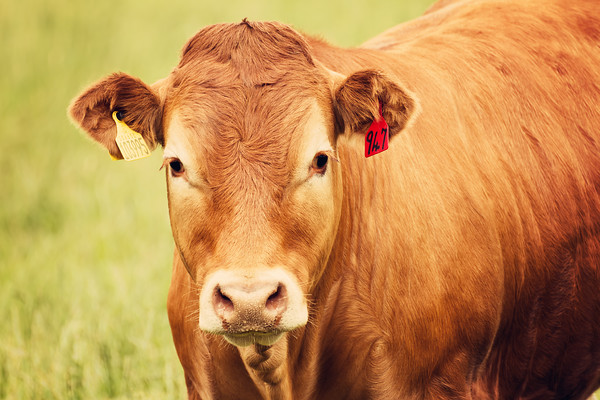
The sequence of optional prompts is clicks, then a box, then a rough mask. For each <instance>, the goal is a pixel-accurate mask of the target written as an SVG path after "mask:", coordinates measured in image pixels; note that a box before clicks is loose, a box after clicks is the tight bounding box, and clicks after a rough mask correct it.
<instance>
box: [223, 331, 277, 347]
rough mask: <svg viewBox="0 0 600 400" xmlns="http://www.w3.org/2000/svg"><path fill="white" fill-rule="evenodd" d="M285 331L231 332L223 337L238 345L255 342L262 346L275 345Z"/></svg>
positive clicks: (244, 345) (247, 344) (243, 345)
mask: <svg viewBox="0 0 600 400" xmlns="http://www.w3.org/2000/svg"><path fill="white" fill-rule="evenodd" d="M284 333H285V332H272V333H266V332H245V333H239V334H236V333H229V334H224V335H223V337H224V338H225V340H227V341H228V342H229V343H231V344H232V345H234V346H237V347H246V346H250V345H253V344H260V345H262V346H273V345H274V344H275V343H277V341H278V340H279V339H281V337H282V336H283V335H284Z"/></svg>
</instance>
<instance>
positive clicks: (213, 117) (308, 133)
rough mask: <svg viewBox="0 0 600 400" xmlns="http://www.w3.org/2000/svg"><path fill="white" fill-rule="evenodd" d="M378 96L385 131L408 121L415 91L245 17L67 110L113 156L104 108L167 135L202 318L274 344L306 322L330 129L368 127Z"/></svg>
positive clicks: (322, 221) (322, 217)
mask: <svg viewBox="0 0 600 400" xmlns="http://www.w3.org/2000/svg"><path fill="white" fill-rule="evenodd" d="M380 103H383V104H384V116H385V117H386V119H387V120H388V123H389V124H390V129H391V130H396V129H398V128H401V127H402V126H403V125H404V124H406V121H407V119H408V116H409V115H410V113H411V112H412V108H413V103H412V100H411V99H410V97H409V96H407V95H406V94H405V92H404V91H402V90H401V89H400V88H398V87H397V86H396V85H394V84H393V83H391V82H389V81H388V80H387V79H386V78H385V77H383V76H381V75H380V74H378V73H377V72H375V71H362V72H359V73H356V74H353V75H351V76H350V77H348V78H347V79H345V80H344V77H340V76H339V75H337V74H334V73H332V72H331V71H329V70H327V69H326V68H325V67H323V66H322V65H321V64H320V63H318V62H316V61H315V60H313V58H312V56H311V54H310V51H309V46H308V45H307V43H306V42H305V41H304V39H303V38H302V37H301V36H300V35H298V34H297V33H296V32H294V31H293V30H292V29H290V28H289V27H286V26H283V25H278V24H251V23H249V22H246V21H244V22H243V23H242V24H237V25H218V26H213V27H209V28H206V29H204V30H202V31H201V32H199V33H198V34H197V35H196V36H194V38H192V39H191V40H190V41H189V42H188V44H187V45H186V47H185V48H184V52H183V55H182V58H181V62H180V63H179V65H178V66H177V68H175V70H174V71H173V72H172V73H171V75H170V76H169V77H167V78H166V79H164V80H162V81H160V82H157V83H156V84H155V85H153V86H152V87H149V86H147V85H145V84H144V83H143V82H141V81H139V80H137V79H135V78H132V77H129V76H128V75H125V74H116V75H113V76H111V77H108V78H106V79H105V80H104V81H101V82H100V83H98V84H96V85H95V86H93V87H91V88H90V89H89V90H87V91H86V92H84V93H83V94H82V95H81V96H80V97H79V98H78V99H76V100H75V102H74V103H73V105H72V106H71V115H72V117H73V119H75V120H76V121H77V122H78V123H79V124H80V125H81V126H82V127H84V129H86V130H87V131H88V132H89V133H90V134H91V136H92V137H93V138H95V139H96V140H98V141H99V142H100V143H102V144H103V145H104V146H105V147H107V148H108V150H109V152H110V154H111V155H112V156H113V157H115V158H121V153H120V151H119V149H118V147H117V146H116V145H115V143H114V142H115V134H116V133H115V128H114V123H113V122H112V119H111V113H112V112H113V111H120V113H121V116H122V120H123V121H124V122H125V123H126V124H127V125H129V126H130V127H131V128H132V129H134V130H137V131H138V132H140V133H141V134H142V136H143V138H144V139H145V141H146V143H147V144H148V145H149V146H150V147H152V148H153V147H155V146H156V145H157V144H161V145H163V146H164V157H163V158H164V167H165V169H166V175H167V191H168V199H169V214H170V219H171V227H172V231H173V237H174V239H175V244H176V247H177V250H178V253H179V258H180V261H181V262H182V263H183V264H184V265H185V267H186V269H187V270H188V272H189V274H190V276H191V278H192V279H193V280H194V281H195V282H196V283H197V285H198V287H199V288H200V292H199V293H200V294H199V325H200V328H201V329H202V330H204V331H206V332H211V333H215V334H220V335H223V336H224V337H225V339H227V340H228V341H229V342H231V343H233V344H234V345H237V346H245V345H248V344H252V343H259V344H262V345H266V346H269V345H272V344H273V343H275V342H276V341H277V340H278V339H279V338H280V337H281V335H282V334H284V333H285V332H288V331H291V330H293V329H295V328H298V327H301V326H303V325H304V324H306V323H307V320H308V315H309V310H308V305H307V299H308V298H310V294H311V292H312V290H313V289H314V287H315V286H316V285H317V283H318V281H319V278H320V277H321V275H322V273H323V271H324V269H325V267H326V265H327V261H328V258H329V254H330V252H331V249H332V246H333V244H334V240H335V235H336V231H337V227H338V223H339V219H340V214H341V204H342V196H343V193H342V183H341V182H342V180H341V163H340V161H338V160H337V151H336V150H337V149H336V146H337V138H338V135H339V134H340V133H341V132H342V131H360V130H362V129H364V128H366V126H368V123H370V122H371V121H372V120H373V118H375V117H376V116H377V115H378V112H379V104H380ZM392 133H393V131H392ZM342 162H343V160H342Z"/></svg>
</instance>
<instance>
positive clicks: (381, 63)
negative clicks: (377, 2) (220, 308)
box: [71, 0, 600, 399]
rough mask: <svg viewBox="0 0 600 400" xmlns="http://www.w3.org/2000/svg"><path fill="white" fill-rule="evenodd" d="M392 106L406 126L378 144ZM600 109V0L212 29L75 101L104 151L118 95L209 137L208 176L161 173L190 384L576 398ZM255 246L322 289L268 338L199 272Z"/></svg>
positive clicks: (349, 395)
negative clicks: (336, 37)
mask: <svg viewBox="0 0 600 400" xmlns="http://www.w3.org/2000/svg"><path fill="white" fill-rule="evenodd" d="M119 79H120V80H123V84H122V85H117V86H114V85H115V82H116V80H119ZM124 94H126V96H125V97H123V96H124ZM131 95H133V96H134V97H135V99H132V98H131ZM136 99H137V100H136ZM156 99H159V100H160V103H159V105H160V106H159V109H160V110H162V113H160V112H157V111H156V110H157V106H156V104H157V103H156ZM138 100H139V103H138V102H137V101H138ZM314 102H316V104H317V106H318V109H319V110H323V111H325V114H326V116H325V120H324V124H325V125H326V126H327V132H328V135H329V138H330V141H331V143H332V144H334V145H335V147H336V152H337V156H338V158H339V160H340V163H339V164H337V163H333V164H330V166H329V168H331V173H332V174H334V179H333V182H338V181H339V183H340V187H336V188H335V196H336V199H335V201H334V203H335V204H339V214H340V215H339V224H337V225H336V230H337V233H336V234H335V235H332V236H331V238H330V240H331V243H330V245H329V246H328V245H324V244H323V243H324V242H323V241H322V240H321V239H318V236H319V235H320V232H321V231H320V226H319V224H320V223H323V222H324V221H323V217H324V216H319V215H317V216H315V215H313V214H311V209H302V208H301V207H298V206H297V203H295V202H294V199H293V198H292V197H293V196H290V191H291V189H290V186H293V185H296V184H297V183H295V182H294V181H293V179H292V178H291V176H292V172H291V171H293V170H294V169H295V168H297V167H298V166H297V165H294V163H293V161H292V160H294V159H295V154H296V153H297V152H298V151H299V149H301V146H302V145H301V142H302V137H303V135H306V132H303V127H304V124H305V120H306V115H307V114H310V113H311V112H312V111H310V110H312V108H311V106H312V104H313V103H314ZM379 102H381V103H382V104H383V107H384V116H385V117H386V119H387V120H388V121H389V122H390V125H391V128H392V130H393V132H392V133H393V134H394V138H393V139H392V142H391V144H390V149H389V150H388V151H387V152H384V153H382V154H380V155H377V156H375V157H372V158H369V159H364V156H363V147H362V146H363V141H364V139H363V136H362V135H361V133H364V132H362V130H363V129H364V128H365V127H366V125H367V124H368V123H369V120H370V119H372V117H373V116H376V115H377V114H378V104H379ZM134 103H135V105H142V106H143V107H132V106H133V105H134ZM361 105H362V106H363V107H360V106H361ZM599 105H600V4H599V3H598V2H596V1H594V0H578V1H574V0H554V1H541V0H530V1H527V2H524V1H510V0H506V1H498V0H496V1H495V0H485V1H469V0H456V1H443V2H440V3H439V4H438V5H437V6H434V7H432V9H431V10H430V11H429V12H428V13H427V14H426V15H425V16H423V17H422V18H419V19H417V20H415V21H413V22H409V23H406V24H403V25H400V26H398V27H395V28H392V29H391V30H389V31H387V32H385V33H383V34H382V35H380V36H378V37H377V38H374V39H372V40H370V41H369V42H367V43H366V44H365V45H363V46H362V47H360V48H356V49H340V48H335V47H333V46H330V45H328V44H327V43H325V42H323V41H321V40H316V39H313V38H310V37H305V36H304V37H303V36H302V35H300V34H298V33H296V32H295V31H293V30H292V29H291V28H289V27H286V26H284V25H280V24H272V23H254V22H248V21H243V22H242V23H241V24H230V25H218V26H213V27H208V28H206V29H204V30H202V31H201V32H200V33H198V34H197V35H196V36H195V37H194V38H192V39H191V40H190V41H189V42H188V44H187V45H186V46H185V48H184V52H183V55H182V59H181V62H180V64H179V65H178V67H177V68H176V69H175V70H174V71H173V73H172V74H171V75H170V76H169V77H168V78H167V79H166V80H164V81H161V82H160V83H157V84H156V85H154V86H153V87H148V86H146V85H145V84H143V83H141V82H139V81H137V80H134V79H133V78H129V77H126V76H124V75H116V76H113V77H109V78H107V80H105V81H104V82H101V83H99V84H97V85H95V86H93V87H92V88H91V89H89V90H88V91H86V92H85V93H84V95H83V96H82V97H81V98H80V99H78V100H76V101H75V102H74V103H73V106H72V108H71V114H72V115H73V117H74V119H75V120H76V121H78V122H79V123H80V124H81V125H82V126H83V127H84V128H85V129H86V130H88V131H89V132H90V133H91V135H92V136H93V137H94V138H95V139H96V140H99V141H100V142H101V143H103V144H104V145H105V146H106V147H107V148H109V151H110V152H111V154H118V153H117V152H116V151H115V148H114V145H113V142H114V128H113V126H114V125H111V119H110V111H112V110H114V109H118V108H120V107H124V109H123V111H124V112H125V116H126V117H125V121H126V122H127V123H128V124H130V125H131V126H133V127H135V128H137V129H140V130H142V132H143V133H144V137H145V138H146V140H147V141H149V142H150V143H151V144H152V143H161V144H162V143H165V142H166V143H169V140H170V138H171V139H172V136H169V135H175V134H176V133H175V132H178V131H176V130H174V128H172V126H173V125H172V124H173V121H182V124H183V125H184V126H185V129H187V131H188V132H192V133H193V134H191V135H190V136H189V137H188V138H187V139H186V140H188V142H189V143H188V144H189V148H190V149H192V150H193V151H192V152H193V154H194V157H195V159H194V165H196V166H197V167H196V169H195V170H194V171H190V174H191V175H190V176H191V178H190V182H191V184H194V185H198V186H199V187H204V186H206V187H207V188H208V190H206V192H210V193H211V195H210V196H208V195H207V196H204V197H202V200H198V199H196V198H187V197H186V198H185V199H181V198H177V199H178V200H177V201H175V200H173V199H174V198H175V196H176V194H177V193H175V192H176V190H175V188H174V186H173V183H172V182H171V181H169V182H170V183H169V184H168V188H169V199H170V214H171V219H172V224H173V233H174V237H175V241H176V243H177V245H178V246H177V247H178V250H176V252H175V255H174V262H173V275H172V284H171V289H170V292H169V301H168V311H169V319H170V322H171V326H172V330H173V338H174V341H175V345H176V348H177V352H178V354H179V357H180V360H181V363H182V365H183V368H184V371H185V376H186V383H187V385H188V392H189V396H190V398H191V399H200V398H201V399H212V398H237V399H255V398H260V397H263V398H272V399H275V398H297V399H313V398H318V399H333V398H340V399H341V398H344V399H353V398H355V399H364V398H389V399H400V398H406V399H444V398H447V399H450V398H457V399H459V398H460V399H470V398H474V399H519V398H521V399H561V398H569V399H583V398H585V397H587V396H589V395H591V393H592V392H593V391H594V389H595V388H597V387H598V386H599V385H600V348H599V344H600V342H599V340H598V339H599V338H598V336H599V335H600V322H599V321H600V291H599V290H598V287H599V285H600V271H599V269H600V236H599V235H600V224H599V221H600V197H599V193H600V172H599V171H600V142H599V141H600V135H599V129H600V111H599ZM158 121H160V122H161V123H162V125H161V126H162V128H161V129H158V128H157V127H156V125H155V124H156V123H158ZM170 124H171V125H170ZM163 132H164V135H163ZM195 176H201V177H203V178H202V180H200V181H197V182H196V181H194V180H193V178H194V177H195ZM336 207H337V206H336ZM197 210H204V211H206V213H204V214H203V215H196V214H195V212H196V211H197ZM326 217H327V218H337V217H335V216H333V215H327V216H326ZM201 219H202V220H203V221H204V220H208V221H210V223H200V222H198V221H200V220H201ZM184 220H186V221H188V222H187V224H183V222H181V221H184ZM189 221H192V222H194V221H196V222H198V223H196V225H194V224H192V223H190V222H189ZM319 240H321V241H319ZM328 249H330V250H331V252H330V253H329V251H328ZM274 260H275V261H274ZM184 262H185V264H186V265H184ZM249 262H265V263H276V262H278V263H284V264H286V265H288V266H289V269H290V271H291V272H292V273H293V274H294V275H295V276H297V277H298V280H299V282H300V285H301V286H302V287H303V289H304V290H305V292H306V294H307V296H308V297H309V300H310V306H309V313H310V315H309V323H308V324H307V325H306V326H305V327H303V328H299V329H296V330H294V331H291V332H289V333H287V334H286V335H285V336H284V337H283V338H282V339H281V340H280V341H279V342H277V343H276V344H275V345H273V346H272V347H269V348H267V347H264V346H260V345H256V346H250V347H246V348H236V347H234V346H232V345H230V344H228V343H226V342H225V341H224V340H223V339H222V338H221V337H219V336H213V335H208V334H205V333H203V332H201V331H199V330H198V328H197V326H198V314H197V313H198V311H197V309H198V301H199V300H198V296H199V291H200V289H201V288H202V284H203V280H204V277H205V276H206V273H207V271H210V270H214V269H215V268H218V267H220V266H223V265H235V266H249V265H250V264H249ZM240 268H241V267H240ZM188 271H189V273H188Z"/></svg>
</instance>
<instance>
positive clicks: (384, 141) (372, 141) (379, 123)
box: [365, 102, 390, 157]
mask: <svg viewBox="0 0 600 400" xmlns="http://www.w3.org/2000/svg"><path fill="white" fill-rule="evenodd" d="M389 141H390V128H389V126H388V124H387V122H385V119H384V118H383V113H382V107H381V102H379V118H377V119H376V120H374V121H373V122H372V123H371V126H369V129H368V130H367V134H366V135H365V157H371V156H372V155H375V154H378V153H381V152H382V151H385V150H387V149H388V147H389V143H388V142H389Z"/></svg>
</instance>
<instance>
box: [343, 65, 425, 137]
mask: <svg viewBox="0 0 600 400" xmlns="http://www.w3.org/2000/svg"><path fill="white" fill-rule="evenodd" d="M334 97H335V102H334V104H335V106H334V107H335V114H336V124H337V128H338V132H344V131H346V130H348V131H351V132H358V133H366V130H367V129H368V128H369V125H370V124H371V123H372V122H373V120H375V119H378V118H379V105H380V104H381V106H382V113H383V117H384V119H385V120H386V121H387V123H388V125H389V127H390V137H391V136H393V135H395V134H397V133H398V132H400V131H401V130H402V129H404V128H405V127H406V125H407V124H408V122H409V121H410V119H411V117H412V116H413V115H414V114H415V111H416V108H417V104H416V100H415V99H414V97H413V96H412V95H410V94H408V93H407V91H406V90H404V89H402V88H401V87H400V86H398V85H397V84H396V83H394V82H393V81H392V80H391V79H389V78H388V77H386V76H385V75H384V74H382V73H381V72H379V71H374V70H364V71H359V72H356V73H354V74H352V75H350V76H349V77H348V78H346V79H345V80H344V81H342V83H341V84H340V85H339V86H338V87H337V89H336V90H335V95H334Z"/></svg>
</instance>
